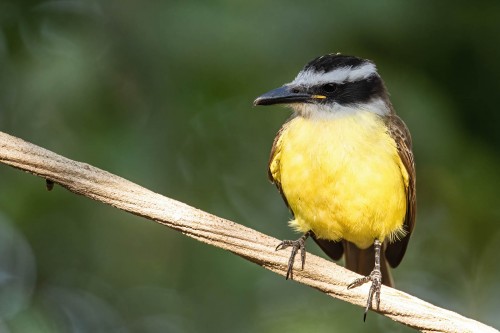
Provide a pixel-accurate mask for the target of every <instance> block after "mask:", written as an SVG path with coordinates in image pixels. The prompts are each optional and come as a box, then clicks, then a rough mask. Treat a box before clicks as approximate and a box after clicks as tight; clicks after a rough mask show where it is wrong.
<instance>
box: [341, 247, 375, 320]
mask: <svg viewBox="0 0 500 333" xmlns="http://www.w3.org/2000/svg"><path fill="white" fill-rule="evenodd" d="M373 247H374V249H375V267H373V270H372V272H371V273H370V275H367V276H365V277H362V278H359V279H356V280H354V281H353V282H352V283H351V284H350V285H348V286H347V289H351V288H355V287H359V286H360V285H362V284H365V283H366V282H369V281H371V282H372V286H371V287H370V292H369V293H368V300H367V301H366V308H365V314H364V316H363V321H365V320H366V313H367V312H368V309H369V308H370V306H371V305H372V300H373V294H375V302H376V303H377V309H378V308H379V306H380V288H381V286H382V272H381V270H380V248H381V247H382V243H381V242H380V241H379V240H378V239H376V240H375V242H374V244H373Z"/></svg>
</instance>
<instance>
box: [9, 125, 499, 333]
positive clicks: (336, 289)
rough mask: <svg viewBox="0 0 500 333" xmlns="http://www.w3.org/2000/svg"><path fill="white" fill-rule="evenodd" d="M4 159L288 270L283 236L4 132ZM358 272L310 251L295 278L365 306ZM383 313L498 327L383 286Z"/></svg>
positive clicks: (462, 326)
mask: <svg viewBox="0 0 500 333" xmlns="http://www.w3.org/2000/svg"><path fill="white" fill-rule="evenodd" d="M0 162H2V163H4V164H7V165H10V166H13V167H15V168H18V169H21V170H24V171H27V172H30V173H32V174H34V175H36V176H40V177H43V178H45V179H47V180H49V181H52V182H54V183H58V184H59V185H61V186H63V187H65V188H67V189H68V190H70V191H71V192H73V193H76V194H80V195H83V196H86V197H88V198H91V199H94V200H97V201H100V202H103V203H105V204H108V205H111V206H113V207H116V208H119V209H121V210H124V211H127V212H129V213H132V214H135V215H139V216H143V217H145V218H147V219H150V220H153V221H155V222H158V223H161V224H163V225H166V226H168V227H170V228H172V229H175V230H177V231H180V232H182V233H183V234H184V235H186V236H189V237H192V238H195V239H197V240H199V241H201V242H204V243H207V244H210V245H213V246H216V247H219V248H222V249H225V250H228V251H231V252H233V253H234V254H237V255H239V256H240V257H243V258H245V259H247V260H249V261H252V262H254V263H256V264H258V265H260V266H262V267H264V268H266V269H268V270H270V271H273V272H275V273H277V274H280V275H283V276H284V275H285V274H286V268H287V267H286V266H287V262H288V257H289V252H288V251H275V250H274V248H275V246H276V244H278V243H279V240H277V239H275V238H272V237H269V236H267V235H264V234H262V233H259V232H257V231H255V230H252V229H250V228H247V227H244V226H242V225H240V224H237V223H234V222H231V221H228V220H225V219H222V218H220V217H217V216H214V215H211V214H209V213H207V212H204V211H201V210H198V209H196V208H193V207H191V206H188V205H186V204H184V203H182V202H179V201H176V200H173V199H169V198H167V197H164V196H162V195H160V194H157V193H154V192H152V191H150V190H148V189H145V188H143V187H141V186H139V185H137V184H134V183H132V182H130V181H128V180H126V179H123V178H121V177H118V176H115V175H113V174H111V173H109V172H106V171H103V170H100V169H98V168H95V167H93V166H91V165H89V164H86V163H81V162H76V161H73V160H70V159H68V158H65V157H63V156H61V155H58V154H55V153H53V152H51V151H49V150H46V149H44V148H41V147H38V146H36V145H33V144H31V143H29V142H26V141H24V140H21V139H19V138H16V137H13V136H10V135H8V134H5V133H2V132H0ZM356 277H359V275H357V274H355V273H353V272H351V271H349V270H347V269H345V268H343V267H341V266H338V265H336V264H334V263H332V262H330V261H327V260H325V259H322V258H320V257H317V256H314V255H312V254H308V256H307V264H306V266H305V269H304V270H300V267H299V263H297V265H296V269H295V272H294V278H295V280H296V281H297V282H300V283H303V284H305V285H308V286H310V287H313V288H315V289H318V290H320V291H322V292H324V293H325V294H328V295H330V296H332V297H335V298H338V299H341V300H344V301H346V302H349V303H352V304H356V305H359V306H364V305H365V302H366V297H367V295H368V286H367V285H364V286H361V287H358V288H355V289H351V290H347V287H346V286H347V285H348V284H349V283H350V282H352V280H353V279H355V278H356ZM381 299H382V302H381V303H380V309H379V311H378V312H379V313H381V314H383V315H384V316H387V317H389V318H391V319H393V320H394V321H397V322H400V323H402V324H404V325H407V326H409V327H413V328H415V329H418V330H421V331H422V332H498V331H497V330H496V329H494V328H492V327H489V326H486V325H484V324H482V323H480V322H477V321H475V320H472V319H469V318H466V317H463V316H461V315H459V314H457V313H454V312H451V311H448V310H445V309H442V308H439V307H437V306H434V305H432V304H430V303H427V302H424V301H422V300H420V299H418V298H416V297H413V296H411V295H408V294H406V293H403V292H401V291H398V290H396V289H392V288H389V287H386V286H382V295H381Z"/></svg>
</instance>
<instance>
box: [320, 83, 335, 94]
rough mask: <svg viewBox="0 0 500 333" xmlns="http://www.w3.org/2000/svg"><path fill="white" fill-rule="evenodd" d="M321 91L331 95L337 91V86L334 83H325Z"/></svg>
mask: <svg viewBox="0 0 500 333" xmlns="http://www.w3.org/2000/svg"><path fill="white" fill-rule="evenodd" d="M321 90H323V91H324V92H326V93H332V92H334V91H335V90H337V85H336V84H335V83H327V84H324V85H322V86H321Z"/></svg>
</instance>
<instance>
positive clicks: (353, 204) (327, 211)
mask: <svg viewBox="0 0 500 333" xmlns="http://www.w3.org/2000/svg"><path fill="white" fill-rule="evenodd" d="M270 171H271V175H272V177H273V178H274V180H275V182H277V183H279V184H280V186H281V188H282V190H283V193H284V195H285V197H286V198H287V201H288V204H289V205H290V208H291V209H292V211H293V213H294V220H292V221H291V222H290V223H291V225H292V226H293V227H294V228H295V229H296V230H298V231H301V232H307V231H308V230H312V231H313V232H314V233H315V234H316V236H317V237H319V238H323V239H329V240H340V239H346V240H348V241H350V242H353V243H354V244H356V245H357V246H358V247H360V248H366V247H368V246H370V245H371V244H372V243H373V241H374V240H375V239H379V240H381V241H384V240H385V239H386V238H387V237H389V238H391V237H397V236H398V235H401V233H402V225H403V221H404V216H405V212H406V188H407V186H408V173H407V171H406V169H405V167H404V165H403V163H402V161H401V159H400V158H399V155H398V152H397V148H396V143H395V141H394V140H393V139H392V138H391V137H390V135H389V134H388V133H387V130H386V127H385V124H384V123H383V121H382V120H381V119H380V118H379V116H377V115H375V114H373V113H371V112H364V111H359V112H356V113H354V114H352V115H347V116H343V117H340V118H323V119H307V118H303V117H300V116H299V117H296V118H294V119H293V120H291V121H290V122H288V123H287V124H286V125H285V127H284V128H283V130H282V132H281V136H280V138H279V139H278V142H277V144H276V148H275V154H274V157H273V160H272V161H271V164H270Z"/></svg>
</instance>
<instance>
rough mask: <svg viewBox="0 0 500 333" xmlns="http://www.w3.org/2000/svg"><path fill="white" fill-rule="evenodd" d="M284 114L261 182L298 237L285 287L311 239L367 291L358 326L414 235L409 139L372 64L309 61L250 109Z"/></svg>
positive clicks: (336, 58)
mask: <svg viewBox="0 0 500 333" xmlns="http://www.w3.org/2000/svg"><path fill="white" fill-rule="evenodd" d="M254 105H264V106H266V105H283V106H286V107H289V108H291V109H292V111H293V113H292V115H291V116H290V118H289V119H288V120H287V121H286V122H285V123H284V125H283V126H282V127H281V129H280V130H279V131H278V133H277V135H276V138H275V139H274V142H273V145H272V149H271V154H270V158H269V164H268V176H269V179H270V180H271V182H272V183H274V185H275V186H276V187H277V188H278V190H279V192H280V193H281V196H282V198H283V200H284V201H285V204H286V205H287V206H288V208H289V209H290V211H291V213H292V216H293V217H292V219H291V221H290V222H289V224H290V226H291V227H292V228H293V229H294V230H295V231H297V232H300V233H302V234H303V235H302V236H301V237H300V238H299V239H297V240H284V241H282V242H281V243H279V244H278V246H277V247H276V250H282V249H285V248H289V247H291V255H290V259H289V261H288V267H287V274H286V279H289V278H290V279H293V264H294V261H295V256H296V255H297V253H298V252H299V251H300V257H301V264H302V269H304V264H305V256H306V248H305V243H306V239H307V238H309V237H311V238H313V239H314V241H315V242H316V243H317V244H318V245H319V247H320V248H321V249H322V250H323V251H324V252H325V253H326V254H327V255H328V256H329V257H330V258H332V259H333V260H339V259H341V258H342V256H343V255H344V256H345V266H346V268H347V269H349V270H352V271H354V272H357V273H359V274H361V275H363V277H361V278H358V279H356V280H354V281H353V282H352V283H350V284H349V285H348V286H347V288H348V289H351V288H355V287H358V286H360V285H363V284H365V283H369V282H371V286H370V289H369V294H368V297H367V302H366V306H365V309H364V317H363V318H364V320H366V314H367V312H368V310H369V309H370V307H373V299H374V297H375V302H376V303H375V305H376V308H377V309H379V306H380V291H381V285H382V284H384V285H387V286H393V285H394V282H393V279H392V276H391V272H390V269H389V266H390V267H392V268H395V267H397V266H398V265H399V264H400V262H401V260H402V259H403V256H404V254H405V252H406V249H407V246H408V242H409V239H410V235H411V233H412V231H413V229H414V226H415V215H416V175H415V162H414V155H413V152H412V140H411V136H410V132H409V130H408V127H407V126H406V124H405V123H404V122H403V120H401V118H400V117H399V116H398V115H396V112H395V110H394V107H393V106H392V103H391V101H390V99H389V93H388V91H387V88H386V86H385V83H384V81H383V80H382V78H381V76H380V74H379V73H378V71H377V67H376V65H375V63H374V62H373V61H371V60H368V59H363V58H360V57H356V56H351V55H344V54H341V53H331V54H327V55H323V56H320V57H317V58H315V59H313V60H311V61H309V62H308V63H307V64H306V65H305V66H304V67H303V69H302V70H301V71H300V72H299V73H298V75H297V76H296V77H295V79H294V80H293V81H292V82H290V83H287V84H284V85H283V86H281V87H279V88H276V89H273V90H271V91H269V92H267V93H265V94H263V95H261V96H259V97H258V98H257V99H255V101H254Z"/></svg>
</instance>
